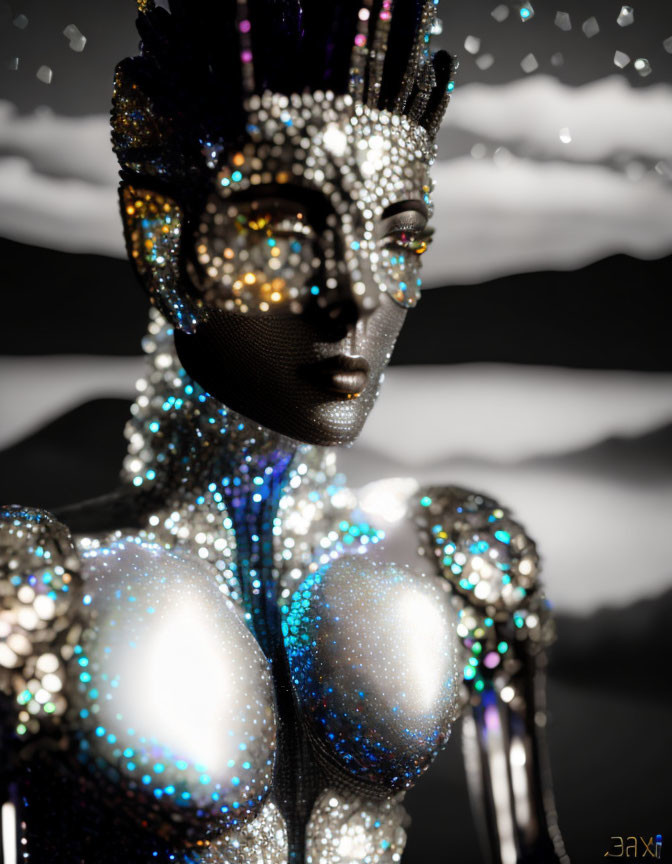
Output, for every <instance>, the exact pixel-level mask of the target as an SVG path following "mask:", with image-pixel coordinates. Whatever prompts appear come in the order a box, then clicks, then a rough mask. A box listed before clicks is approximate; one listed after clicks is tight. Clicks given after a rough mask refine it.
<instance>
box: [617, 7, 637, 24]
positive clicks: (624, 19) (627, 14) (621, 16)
mask: <svg viewBox="0 0 672 864" xmlns="http://www.w3.org/2000/svg"><path fill="white" fill-rule="evenodd" d="M634 20H635V13H634V11H633V8H632V6H622V7H621V11H620V12H619V13H618V18H617V19H616V23H617V24H618V25H619V26H620V27H628V26H629V25H630V24H632V22H633V21H634Z"/></svg>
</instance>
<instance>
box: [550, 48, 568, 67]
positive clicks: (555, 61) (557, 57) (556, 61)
mask: <svg viewBox="0 0 672 864" xmlns="http://www.w3.org/2000/svg"><path fill="white" fill-rule="evenodd" d="M564 62H565V58H564V56H563V53H562V51H556V52H555V54H553V55H551V66H562V64H563V63H564Z"/></svg>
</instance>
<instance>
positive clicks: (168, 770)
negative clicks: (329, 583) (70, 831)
mask: <svg viewBox="0 0 672 864" xmlns="http://www.w3.org/2000/svg"><path fill="white" fill-rule="evenodd" d="M82 564H83V576H84V578H85V580H86V581H85V589H86V591H87V594H86V595H85V597H84V602H85V603H87V605H88V606H89V610H90V614H91V619H90V620H91V624H90V626H88V627H87V629H86V630H85V631H84V633H83V634H82V637H81V639H80V642H79V644H78V645H77V646H76V647H75V654H76V655H77V664H78V668H79V669H80V670H81V672H80V675H79V678H80V683H79V686H78V687H77V692H76V694H75V695H73V703H74V708H75V710H76V712H77V716H78V723H79V726H80V731H81V740H80V750H81V752H82V754H83V755H85V756H86V757H87V758H88V759H89V760H90V761H91V762H92V763H94V764H96V765H97V766H98V767H99V768H101V765H104V766H106V767H104V768H102V769H101V770H103V771H106V773H108V776H109V771H107V769H112V770H113V771H114V772H115V773H116V774H117V775H118V777H119V779H120V780H121V782H122V783H123V784H124V785H125V786H127V788H128V790H129V792H130V793H132V794H136V795H141V796H153V797H154V798H155V799H157V800H159V801H160V802H161V805H162V806H163V807H165V809H166V811H167V813H168V814H170V816H171V817H172V818H174V819H176V820H178V821H181V820H185V819H193V818H194V816H195V814H196V812H198V815H199V818H201V819H203V820H204V822H206V823H211V822H212V820H215V824H216V825H219V826H224V825H228V824H230V823H232V821H233V820H235V819H237V818H238V817H240V816H241V815H243V814H246V813H254V812H256V811H257V810H259V809H260V808H261V805H262V804H263V802H264V800H265V798H266V794H267V792H268V789H269V785H270V782H271V776H272V771H273V760H274V748H275V718H274V710H273V705H274V697H273V689H272V683H271V676H270V673H269V669H268V664H267V661H266V659H265V658H264V656H263V654H262V652H261V650H260V648H259V646H258V644H257V642H256V641H255V639H254V637H253V636H252V635H251V633H250V632H249V631H248V630H247V628H246V627H245V625H244V623H243V622H242V620H241V617H240V616H239V614H238V613H237V612H236V610H235V607H234V605H233V603H232V602H231V601H230V600H229V599H228V598H227V597H226V596H225V595H224V594H222V593H221V592H220V590H219V588H218V586H217V584H216V582H215V579H214V578H213V572H212V570H211V569H210V568H209V567H208V566H206V565H204V564H202V563H201V562H199V561H198V560H197V559H195V558H190V559H188V560H187V559H185V558H182V557H181V556H179V555H176V554H173V553H170V552H167V551H165V550H164V549H162V548H161V547H159V546H156V545H152V544H148V543H143V542H140V541H138V540H137V538H131V537H129V538H121V539H118V540H115V541H113V542H111V543H110V544H109V545H105V546H102V547H101V548H97V549H90V550H89V551H86V552H84V555H83V559H82ZM82 685H83V686H82Z"/></svg>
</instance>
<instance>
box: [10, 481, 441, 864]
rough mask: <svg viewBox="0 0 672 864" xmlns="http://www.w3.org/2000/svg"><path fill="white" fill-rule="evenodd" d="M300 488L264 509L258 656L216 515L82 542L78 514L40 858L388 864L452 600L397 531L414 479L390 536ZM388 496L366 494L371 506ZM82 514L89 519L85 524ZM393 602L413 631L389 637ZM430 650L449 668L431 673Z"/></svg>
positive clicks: (35, 778) (431, 723)
mask: <svg viewBox="0 0 672 864" xmlns="http://www.w3.org/2000/svg"><path fill="white" fill-rule="evenodd" d="M297 489H298V490H299V491H297ZM297 489H294V490H292V492H291V494H290V496H289V500H286V499H285V497H284V496H283V497H281V498H280V500H279V506H278V510H277V512H278V513H282V528H283V529H284V530H282V531H277V528H278V524H277V523H276V526H275V527H276V532H275V534H274V536H273V544H274V548H273V550H272V553H273V554H272V557H273V560H274V562H275V566H274V571H275V572H274V586H275V587H274V591H275V597H276V599H277V603H276V613H273V614H271V615H270V616H269V614H268V611H267V612H266V614H265V616H264V617H265V618H266V619H269V617H270V619H273V618H276V619H277V627H276V626H274V625H273V623H272V620H271V623H269V622H268V620H267V623H266V627H265V631H266V632H265V634H264V635H263V636H262V640H261V641H262V642H263V641H266V643H267V644H266V646H265V648H266V654H265V653H264V650H262V648H261V647H260V643H259V641H258V640H257V639H255V636H254V630H255V622H254V614H253V613H251V611H250V606H249V598H248V602H247V603H246V600H245V596H244V595H245V592H246V591H247V588H245V587H244V585H243V583H244V582H245V581H246V580H245V577H244V576H242V575H241V574H242V573H243V571H244V570H245V568H246V567H247V566H249V563H248V564H246V563H243V558H242V554H241V552H242V553H243V554H249V551H250V549H249V544H248V541H245V542H243V543H241V542H240V532H239V534H238V542H236V531H235V528H234V526H233V525H232V524H230V520H229V517H228V515H227V513H226V512H225V511H224V510H221V511H219V514H220V516H221V522H220V521H219V519H218V524H213V523H212V521H210V520H209V518H208V517H209V511H207V510H198V511H197V512H196V511H194V512H192V514H191V518H190V519H189V520H186V521H185V520H184V519H183V516H180V518H175V517H177V516H178V515H179V514H178V512H177V511H176V510H175V509H173V508H172V507H168V508H167V509H165V508H164V509H160V510H157V511H154V512H150V513H144V514H141V516H140V519H139V520H138V518H137V514H136V515H135V516H134V518H133V519H129V521H132V522H135V523H137V522H138V521H140V522H141V523H144V524H143V527H140V528H138V527H137V524H136V525H135V526H134V527H132V528H129V529H124V528H120V529H119V530H117V531H102V532H95V533H94V534H91V532H89V531H87V532H86V533H79V532H78V531H77V521H78V520H77V514H76V513H75V514H73V516H74V518H73V520H72V524H71V526H70V527H71V528H72V529H73V531H74V540H75V547H76V550H77V553H78V555H79V558H80V561H81V575H82V578H83V583H82V589H81V591H82V593H81V599H80V601H79V604H80V605H79V606H78V610H77V614H78V617H79V618H80V619H81V621H82V631H81V633H78V638H77V640H76V643H75V645H73V646H72V647H73V649H74V653H73V656H72V660H71V661H70V662H69V664H68V675H69V684H68V687H67V689H68V691H69V692H70V693H71V694H72V696H71V699H70V705H69V707H68V714H67V717H68V726H69V728H70V730H71V734H70V735H69V740H68V742H67V758H64V754H63V753H62V752H61V751H59V753H58V755H55V756H54V757H52V758H50V759H46V760H40V764H39V765H38V766H35V765H31V766H30V767H29V768H28V769H27V777H28V778H29V779H28V788H29V790H30V794H29V795H28V797H27V800H28V803H29V814H28V815H29V818H26V840H27V848H29V849H30V850H31V859H32V860H33V861H37V862H41V861H50V862H54V864H56V862H58V861H63V862H64V864H65V862H66V861H67V862H68V864H69V862H72V861H79V860H81V861H86V862H89V861H93V860H95V861H96V862H101V864H103V862H104V861H106V860H108V859H107V858H106V857H105V855H107V854H108V851H109V855H110V857H109V860H110V861H111V860H115V861H118V860H119V855H120V853H122V850H123V858H124V860H126V861H129V862H135V861H138V862H141V861H142V862H145V861H150V860H158V861H171V860H178V861H183V862H185V864H186V862H188V861H201V860H202V861H211V862H224V861H231V862H236V864H237V862H240V864H243V862H245V864H247V862H251V861H254V862H257V861H263V862H266V864H280V862H285V861H287V860H292V861H301V860H306V861H308V862H320V864H331V862H336V861H338V862H348V861H351V862H355V861H361V860H363V856H365V855H369V856H371V857H370V860H371V861H374V862H381V864H382V862H388V861H389V862H394V861H398V860H399V856H400V854H401V851H402V850H403V843H404V840H405V832H404V827H403V826H404V822H405V814H404V811H403V808H402V806H401V799H402V798H403V793H404V789H405V788H406V787H407V786H409V785H411V783H412V782H414V781H415V779H416V778H417V775H418V774H419V773H421V771H422V770H423V769H424V767H426V765H427V764H429V762H430V761H431V758H432V757H433V755H435V753H436V751H437V750H438V749H439V747H440V746H441V745H442V743H443V742H444V740H445V738H446V737H447V731H448V723H449V721H450V719H451V717H452V712H453V708H454V694H455V687H454V686H453V685H454V682H453V678H452V676H453V675H454V659H455V658H454V652H455V639H454V635H453V628H452V621H451V611H450V608H449V605H448V600H447V597H446V595H445V592H444V591H443V588H442V585H441V582H440V581H439V579H438V577H435V576H422V575H421V574H422V572H423V571H426V569H427V566H426V564H427V562H426V560H425V561H423V559H420V558H419V557H418V555H417V551H416V550H417V545H418V544H417V539H415V540H414V536H413V535H414V526H413V525H412V522H411V521H410V519H408V518H407V516H406V515H405V514H404V515H401V514H402V513H403V508H404V501H405V499H406V498H407V497H408V495H409V492H410V491H411V490H412V489H413V485H412V483H410V484H409V483H408V482H405V483H404V482H401V483H399V482H397V483H395V486H394V489H395V490H396V494H397V497H398V501H397V505H398V506H397V510H396V511H395V512H393V513H392V514H390V512H389V507H388V510H387V513H386V515H387V516H390V515H392V516H393V517H394V518H395V519H396V521H394V522H392V521H390V520H389V519H387V520H386V519H385V518H384V516H382V517H381V514H380V513H373V512H371V511H370V510H369V511H366V510H364V509H362V508H361V507H360V506H359V502H358V500H357V498H356V496H355V495H354V494H353V493H351V492H350V491H349V490H347V489H346V488H345V487H341V488H340V491H339V492H338V493H337V494H336V495H332V496H331V497H330V499H329V505H328V506H326V507H325V506H321V507H318V508H317V512H318V515H317V518H316V512H315V510H313V511H311V512H310V514H308V513H307V510H306V508H310V507H311V506H313V505H315V504H316V503H317V502H316V501H315V500H312V501H311V497H312V498H313V499H314V498H315V496H314V495H312V496H311V492H313V491H314V490H313V489H311V490H310V491H309V492H308V493H307V495H306V496H303V495H302V494H301V491H300V487H297ZM392 491H393V490H392V488H391V487H389V486H386V485H385V484H380V486H379V488H378V490H375V489H373V488H372V487H369V489H368V490H367V492H366V494H365V495H364V500H363V503H365V504H366V503H367V501H368V503H369V504H371V502H373V504H374V509H375V502H376V500H377V499H378V500H381V495H382V496H383V497H384V498H386V499H387V500H388V502H389V500H390V494H391V492H392ZM376 492H377V493H378V494H376ZM339 504H340V505H342V506H337V505H339ZM107 509H108V510H109V502H108V508H107ZM383 509H384V508H383ZM82 515H85V521H86V523H87V524H88V525H90V524H91V523H92V521H93V522H94V523H95V513H94V512H93V511H92V510H91V508H87V509H86V511H83V514H82ZM116 515H117V517H118V515H119V514H118V513H117V514H116ZM400 515H401V518H398V517H399V516H400ZM309 516H311V517H312V518H309ZM220 526H221V527H220ZM402 551H403V552H404V553H405V554H404V558H405V560H402V559H401V558H400V557H399V556H400V552H402ZM246 560H248V559H246ZM329 574H331V575H329ZM258 575H259V577H260V578H259V579H257V580H252V581H253V583H254V582H259V586H258V587H257V588H256V589H255V588H253V589H252V591H253V592H256V593H254V596H255V597H257V598H260V597H262V594H263V591H262V586H265V581H266V579H267V578H268V574H261V573H260V574H258ZM297 589H300V590H299V591H298V592H297ZM248 593H249V592H248ZM402 596H403V598H404V600H403V604H404V607H405V608H408V605H409V600H410V603H411V607H413V604H415V611H414V612H413V613H412V616H413V617H412V618H411V619H408V620H404V619H403V616H402V618H401V619H399V620H397V621H396V622H395V623H394V624H393V626H392V627H390V619H391V618H392V619H394V616H395V614H396V612H395V610H396V609H397V608H398V607H399V608H401V607H400V605H399V604H400V603H401V598H402ZM336 606H339V607H340V608H336ZM378 607H379V608H378ZM327 610H333V613H334V614H333V615H332V617H331V619H329V613H328V611H327ZM317 615H319V619H320V620H319V621H318V622H317V624H316V620H315V619H316V616H317ZM419 621H421V622H422V624H423V626H421V627H418V622H419ZM297 625H298V630H301V631H302V632H297ZM283 630H284V636H282V638H278V637H279V636H280V634H281V633H282V632H283ZM402 630H403V632H402ZM303 631H305V632H303ZM306 633H309V634H310V636H311V642H312V649H311V645H308V649H307V650H306V646H305V644H303V643H302V642H301V640H302V639H303V640H305V638H306ZM312 637H316V638H312ZM322 637H324V638H322ZM320 640H322V641H320ZM272 645H275V648H272V647H270V648H269V646H272ZM432 648H433V649H434V654H435V657H438V658H442V659H439V661H438V664H435V668H434V670H433V678H432V667H431V665H430V666H429V669H430V672H429V679H427V676H428V671H427V670H428V659H427V654H428V651H431V650H432ZM316 667H320V671H321V673H325V672H326V675H323V674H320V675H317V676H315V675H312V676H311V674H310V670H311V669H312V670H313V671H314V669H315V668H316ZM418 676H424V679H425V680H424V684H423V685H422V686H419V685H418V682H417V679H418ZM75 678H77V679H78V680H74V679H75ZM322 680H326V681H327V683H328V687H324V688H322V689H320V687H319V682H320V681H322ZM316 687H317V689H316ZM330 692H331V693H332V694H333V695H332V697H331V698H330V696H329V693H330ZM402 716H403V718H404V719H403V721H402V720H401V719H400V718H401V717H402ZM409 720H412V721H413V723H414V725H412V724H411V722H409ZM363 730H368V733H366V732H365V731H363ZM409 730H410V731H409ZM42 768H45V769H46V770H45V771H44V772H42V770H41V769H42ZM73 772H74V773H75V774H76V775H77V776H73ZM47 802H49V803H47ZM55 804H56V805H57V806H55ZM30 811H32V812H30ZM108 832H109V835H108ZM106 836H109V839H107V840H106V839H105V838H106ZM56 837H58V838H59V840H58V843H57V844H55V843H54V842H53V838H56ZM65 849H67V850H68V851H67V854H66V853H65V851H64V850H65ZM94 850H95V853H94ZM101 850H107V851H101ZM94 856H95V857H94Z"/></svg>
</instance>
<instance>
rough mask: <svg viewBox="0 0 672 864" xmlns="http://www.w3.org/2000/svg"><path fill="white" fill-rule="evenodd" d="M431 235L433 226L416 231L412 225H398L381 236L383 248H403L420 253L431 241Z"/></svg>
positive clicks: (424, 250) (425, 249)
mask: <svg viewBox="0 0 672 864" xmlns="http://www.w3.org/2000/svg"><path fill="white" fill-rule="evenodd" d="M433 235H434V229H433V228H424V229H423V230H422V231H417V229H416V228H415V226H412V225H407V226H399V227H398V228H395V229H393V230H392V231H390V232H389V233H387V234H386V235H385V236H384V237H383V238H382V245H383V248H385V249H403V250H406V251H409V252H414V253H415V254H416V255H422V254H423V252H426V251H427V249H428V247H429V244H430V243H431V242H432V237H433Z"/></svg>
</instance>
